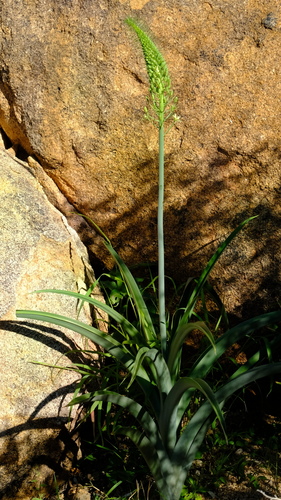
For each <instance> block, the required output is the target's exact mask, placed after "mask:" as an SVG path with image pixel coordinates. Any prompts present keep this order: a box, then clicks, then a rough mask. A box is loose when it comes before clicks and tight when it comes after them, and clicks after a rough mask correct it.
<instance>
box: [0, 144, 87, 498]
mask: <svg viewBox="0 0 281 500" xmlns="http://www.w3.org/2000/svg"><path fill="white" fill-rule="evenodd" d="M0 178H1V186H0V191H1V197H0V227H1V247H0V262H1V273H0V297H1V301H0V331H1V336H0V344H1V348H0V363H1V385H0V400H1V409H0V496H1V498H3V499H6V498H7V499H8V498H13V499H27V498H32V497H35V496H37V495H36V487H37V486H38V484H39V479H38V477H39V478H40V481H41V482H42V483H44V482H46V481H47V483H48V478H50V476H51V479H53V475H54V473H57V475H58V476H59V477H60V478H61V477H62V476H63V472H64V468H63V466H62V465H60V462H61V460H62V457H63V454H64V453H65V450H66V447H67V443H66V441H65V440H64V439H63V438H62V435H63V433H64V435H65V436H68V439H69V442H70V437H69V435H70V434H69V433H68V432H67V425H68V422H69V416H70V415H69V407H67V403H68V402H69V401H70V399H71V397H72V395H73V392H74V389H75V388H76V382H77V381H78V380H79V376H78V375H77V374H76V373H74V372H70V371H67V370H57V369H55V368H52V367H45V366H39V365H38V364H34V363H46V364H49V365H52V366H54V365H58V366H62V367H63V366H64V367H67V366H73V363H75V362H78V361H80V362H81V361H86V356H85V355H84V354H83V352H80V353H79V352H76V351H77V349H78V348H80V349H83V348H85V347H86V346H87V347H88V348H89V349H93V350H94V345H92V344H89V343H85V340H83V339H82V337H81V336H80V335H79V334H75V333H74V332H71V331H68V330H65V329H62V328H60V327H54V328H53V327H51V326H50V325H48V324H41V323H39V322H32V321H29V320H17V319H16V316H15V312H16V309H37V310H43V311H48V312H56V313H58V314H62V315H65V316H69V317H73V318H75V317H77V301H75V300H73V299H68V298H66V297H64V296H59V295H54V294H46V293H45V294H33V293H32V292H33V291H34V290H39V289H45V288H60V289H65V290H72V291H81V292H83V290H84V291H85V290H86V289H87V287H88V285H89V284H90V282H92V281H93V278H94V276H93V272H92V270H91V266H90V264H89V260H88V254H87V250H86V248H85V247H84V245H83V244H82V243H81V240H80V239H79V238H78V236H77V234H76V233H75V231H74V229H72V228H71V227H70V226H69V224H68V223H67V220H66V219H65V217H64V216H63V215H62V214H61V213H60V212H59V211H58V210H57V209H56V208H54V207H53V206H52V205H51V203H50V202H49V201H48V199H47V197H46V195H45V194H44V192H43V189H42V187H41V186H40V185H39V184H38V181H37V180H36V178H35V176H34V174H33V173H32V171H31V170H30V168H29V167H28V164H27V163H26V165H25V164H24V162H22V161H19V160H15V159H12V158H10V157H9V156H8V154H7V153H6V152H5V151H3V150H1V149H0ZM80 319H81V320H82V321H84V322H86V323H87V324H91V323H92V312H91V311H90V310H89V309H88V308H86V307H84V309H82V311H81V315H80ZM89 356H90V355H89ZM94 357H95V356H94V354H93V355H92V356H90V357H88V359H87V360H88V362H91V359H94ZM90 358H91V359H90ZM74 416H75V410H73V411H72V417H74ZM72 417H71V418H70V422H71V420H72ZM68 444H69V443H68ZM72 446H74V447H75V444H74V443H72ZM37 483H38V484H37Z"/></svg>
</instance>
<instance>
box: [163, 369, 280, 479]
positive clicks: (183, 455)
mask: <svg viewBox="0 0 281 500" xmlns="http://www.w3.org/2000/svg"><path fill="white" fill-rule="evenodd" d="M280 372H281V362H278V363H274V364H271V365H262V366H258V367H255V368H252V369H251V370H249V371H248V372H247V373H243V374H242V375H239V376H238V377H236V378H235V379H233V380H231V381H230V382H228V383H227V384H225V385H224V386H223V387H222V388H221V389H219V390H218V391H217V392H216V393H215V396H216V400H217V403H218V404H219V405H221V404H223V403H224V401H226V399H227V398H229V397H230V396H231V395H232V394H233V393H234V392H236V391H237V390H239V389H241V388H242V387H245V386H246V385H247V384H249V383H251V382H254V381H255V380H258V379H260V378H263V377H267V376H270V375H274V374H276V373H280ZM213 418H214V412H213V408H212V406H211V405H210V403H209V401H206V402H205V403H204V404H203V405H202V406H201V407H200V408H199V410H197V412H196V413H195V415H194V416H193V417H192V419H191V420H190V422H189V423H188V425H187V426H186V428H185V429H184V430H183V432H182V434H181V436H180V438H179V440H178V442H177V444H176V446H175V448H174V451H173V455H172V457H171V460H172V461H173V462H175V463H181V464H182V467H184V468H186V470H188V469H189V468H190V467H191V465H192V462H193V460H194V459H195V456H196V453H197V451H198V450H199V448H200V446H201V444H202V441H203V439H204V437H205V434H206V431H207V429H208V426H209V425H210V423H211V421H212V419H213Z"/></svg>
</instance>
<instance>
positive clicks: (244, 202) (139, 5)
mask: <svg viewBox="0 0 281 500" xmlns="http://www.w3.org/2000/svg"><path fill="white" fill-rule="evenodd" d="M269 9H270V10H269ZM280 15H281V13H280V5H279V2H278V1H277V0H273V1H272V2H270V7H269V6H268V1H267V0H253V1H251V2H248V3H247V5H246V3H245V1H244V0H236V1H235V2H229V1H228V0H212V1H210V2H209V1H208V2H207V1H205V0H196V1H194V0H192V1H188V2H183V1H182V0H170V1H169V2H166V1H165V0H157V2H156V1H154V0H130V1H129V0H122V1H121V0H120V1H117V0H107V1H104V0H101V1H99V2H92V1H90V0H84V1H83V2H78V1H69V2H63V1H57V0H39V1H37V2H25V1H24V0H18V1H17V6H16V8H15V6H14V3H13V2H10V1H8V0H3V9H2V32H1V38H2V40H1V42H2V50H1V54H0V61H1V67H2V73H1V74H2V77H1V78H2V82H1V87H0V88H1V94H0V124H1V126H2V127H3V129H4V131H5V132H6V134H7V136H8V138H9V139H10V140H11V141H12V143H18V144H19V145H20V147H21V148H23V149H19V151H20V155H24V154H25V153H24V151H26V154H29V155H33V156H34V157H35V158H36V159H37V160H38V161H39V162H40V163H41V165H42V166H43V167H44V169H45V171H46V172H47V173H48V175H49V176H51V177H52V179H53V180H54V181H55V183H56V184H57V186H58V187H59V189H60V190H61V192H62V193H63V194H64V195H65V197H66V198H67V200H68V201H69V202H70V203H71V204H72V205H74V206H75V208H76V209H77V210H78V211H79V212H82V213H84V214H86V215H88V216H90V217H91V218H92V219H94V220H95V222H96V223H97V224H99V225H100V226H101V228H102V229H103V231H104V232H105V233H107V234H108V236H109V237H110V238H111V239H112V241H113V243H114V245H115V247H116V248H117V250H119V251H120V252H121V255H122V256H123V257H124V258H125V259H126V261H127V262H128V263H129V264H130V263H135V262H137V261H147V260H152V261H155V260H156V258H157V255H156V197H157V131H156V130H155V129H154V128H153V125H152V124H151V123H149V122H147V121H144V120H143V106H144V105H145V102H146V101H145V96H146V94H147V92H148V83H147V77H146V71H145V67H144V62H143V58H142V55H141V52H140V50H139V47H138V45H137V43H136V41H135V39H134V38H133V37H132V35H131V33H129V29H128V27H126V26H125V25H124V19H125V18H126V17H127V16H133V17H139V18H140V19H142V20H143V21H144V22H145V23H146V24H147V25H149V27H150V29H151V31H152V33H153V34H154V36H155V39H156V41H158V42H159V46H160V48H161V49H162V51H163V53H164V54H165V57H166V59H167V62H168V66H169V68H170V73H171V75H172V80H173V84H174V90H175V93H176V94H177V95H178V98H179V106H178V114H179V115H181V118H182V119H181V121H180V122H179V123H178V124H177V126H176V127H174V128H173V129H172V130H171V132H170V133H169V134H168V135H167V138H166V209H165V221H166V254H167V274H171V275H172V276H173V278H174V279H177V280H178V281H180V280H182V279H183V278H184V277H186V278H187V277H188V276H189V275H190V274H192V275H194V274H196V273H198V271H199V270H200V269H201V268H202V267H203V266H204V264H205V263H206V259H207V258H208V257H209V256H210V255H211V254H212V253H213V252H214V250H215V248H216V247H217V245H218V242H219V241H221V240H222V238H223V237H225V236H226V235H227V234H228V233H229V232H230V231H231V230H232V229H234V228H235V226H236V225H237V224H238V223H239V222H241V221H242V220H243V219H245V218H247V217H248V216H251V215H256V214H259V218H258V219H256V220H255V221H254V222H253V223H251V225H250V227H249V229H248V230H247V231H246V232H245V235H244V236H243V237H239V241H238V240H237V241H235V242H234V244H233V245H232V247H231V249H230V250H229V251H228V253H227V255H226V256H225V258H224V259H222V261H221V264H220V265H218V266H217V271H216V272H215V273H214V279H215V282H216V285H217V287H218V289H219V290H220V291H223V298H224V299H225V301H226V304H227V306H228V308H229V309H230V310H232V311H236V310H238V309H237V308H239V307H240V306H241V304H244V306H245V307H248V306H249V303H250V302H251V301H254V308H255V309H259V310H261V308H272V307H275V306H276V304H277V298H278V295H279V293H280V287H279V288H278V276H280V261H279V259H278V258H277V255H278V252H280V236H281V230H280V206H281V205H280V180H279V179H280V173H279V171H280V137H281V122H280V112H281V101H280V93H281V78H280V57H279V53H280V42H281V22H280ZM23 150H24V151H23ZM90 249H91V250H92V251H93V253H94V254H96V255H98V256H99V258H100V259H101V260H102V261H103V262H105V263H107V264H109V261H108V257H107V255H106V253H105V251H104V249H103V247H100V246H99V245H98V243H97V240H94V241H93V242H92V243H91V244H90Z"/></svg>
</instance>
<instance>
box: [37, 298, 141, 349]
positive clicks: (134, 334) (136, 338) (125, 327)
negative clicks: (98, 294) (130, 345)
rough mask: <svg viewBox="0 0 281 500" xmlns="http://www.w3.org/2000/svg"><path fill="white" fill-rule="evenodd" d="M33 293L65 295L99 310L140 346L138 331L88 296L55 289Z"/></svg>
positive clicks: (112, 310) (108, 307) (114, 312)
mask: <svg viewBox="0 0 281 500" xmlns="http://www.w3.org/2000/svg"><path fill="white" fill-rule="evenodd" d="M33 293H56V294H58V295H67V296H69V297H73V298H75V299H78V300H81V301H82V302H88V303H89V304H91V305H92V306H94V307H96V308H98V309H101V310H102V311H104V312H105V313H106V314H107V315H108V316H109V317H110V318H112V319H114V321H116V323H118V324H119V325H120V326H121V327H122V329H123V330H124V331H125V332H126V333H127V334H128V335H129V337H130V338H131V339H133V340H134V342H136V343H137V344H138V345H141V343H142V342H143V339H142V337H141V335H140V333H139V331H138V330H137V329H136V328H135V327H134V325H132V323H130V322H129V321H128V320H127V319H126V318H125V317H124V316H122V314H120V313H118V312H117V311H116V310H115V309H113V308H112V307H110V306H108V305H107V304H104V303H103V302H100V301H99V300H97V299H94V298H93V297H90V296H88V295H84V294H82V293H77V292H70V291H68V290H56V289H53V290H52V289H46V290H35V291H34V292H33Z"/></svg>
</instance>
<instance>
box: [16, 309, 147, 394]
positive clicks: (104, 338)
mask: <svg viewBox="0 0 281 500" xmlns="http://www.w3.org/2000/svg"><path fill="white" fill-rule="evenodd" d="M16 314H17V317H18V318H28V319H33V320H38V321H47V322H48V323H51V324H53V325H59V326H62V327H64V328H68V329H69V330H72V331H74V332H77V333H80V334H81V335H83V336H84V337H87V338H88V339H90V340H92V341H93V342H94V343H95V344H98V345H100V346H102V347H103V348H104V349H106V351H107V352H109V353H110V355H111V356H114V357H115V358H116V359H118V360H119V361H120V362H121V363H123V365H124V366H125V367H126V368H127V370H128V371H129V372H131V371H132V369H133V366H134V358H133V357H132V355H131V353H130V352H129V351H128V350H127V348H126V346H124V345H123V344H120V343H119V342H118V341H116V340H115V339H114V338H113V337H112V336H111V335H108V334H106V333H104V332H102V331H101V330H98V329H97V328H95V327H93V326H90V325H86V324H85V323H82V322H81V321H78V320H76V319H72V318H68V317H65V316H61V315H58V314H53V313H47V312H42V311H26V310H18V311H17V313H16ZM136 380H137V382H138V383H139V384H140V386H141V387H142V389H143V391H144V392H145V393H149V392H151V390H152V389H153V387H152V384H151V382H150V379H149V376H148V374H147V373H146V371H145V370H144V369H143V368H142V367H140V368H139V371H138V375H137V377H136Z"/></svg>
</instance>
